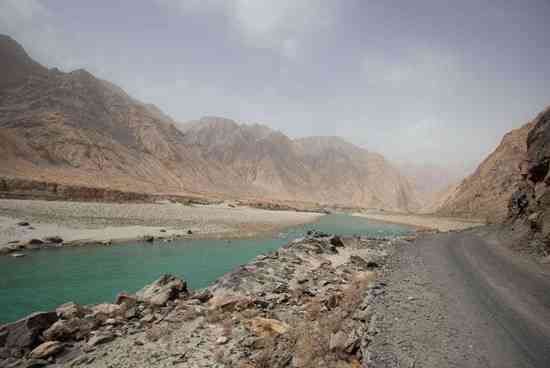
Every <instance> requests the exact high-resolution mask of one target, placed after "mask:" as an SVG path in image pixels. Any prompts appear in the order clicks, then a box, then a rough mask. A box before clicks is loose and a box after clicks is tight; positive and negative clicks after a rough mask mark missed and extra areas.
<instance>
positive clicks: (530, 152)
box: [509, 107, 550, 255]
mask: <svg viewBox="0 0 550 368" xmlns="http://www.w3.org/2000/svg"><path fill="white" fill-rule="evenodd" d="M526 166H527V167H526V170H525V171H524V173H523V176H522V180H521V182H520V185H519V188H518V189H517V190H516V191H515V193H514V194H513V196H512V197H511V199H510V202H509V220H510V221H511V222H513V224H514V225H515V226H516V227H517V228H518V229H519V230H520V231H521V230H522V228H523V230H526V234H525V238H527V239H526V240H528V241H529V242H530V244H529V245H530V247H531V248H534V250H535V251H537V252H538V253H541V254H545V255H548V254H550V173H549V168H550V107H549V108H547V109H546V110H544V111H543V112H541V113H540V114H539V115H538V116H537V118H536V119H535V120H534V121H533V129H532V130H531V131H530V133H529V135H528V137H527V165H526Z"/></svg>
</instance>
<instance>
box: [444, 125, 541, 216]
mask: <svg viewBox="0 0 550 368" xmlns="http://www.w3.org/2000/svg"><path fill="white" fill-rule="evenodd" d="M532 128H533V123H532V122H531V123H528V124H526V125H524V126H522V127H521V128H519V129H515V130H513V131H511V132H509V133H507V134H506V135H505V136H504V138H503V139H502V141H501V143H500V144H499V146H498V147H497V148H496V150H495V151H494V152H493V153H491V154H490V155H489V156H488V157H487V158H486V159H485V160H484V161H483V162H482V163H481V164H480V165H479V167H478V168H477V169H476V171H475V172H474V173H473V174H472V175H470V176H468V177H467V178H466V179H464V180H463V181H462V183H461V184H460V185H458V186H457V187H456V188H455V189H454V190H453V189H451V191H450V192H449V193H448V194H447V197H446V198H445V199H444V200H442V201H441V203H442V204H441V206H440V207H439V208H438V209H437V212H438V213H440V214H444V215H453V216H473V217H477V218H484V219H487V220H488V221H490V222H498V221H502V220H504V219H505V218H506V216H507V211H508V210H507V207H508V201H509V199H510V197H511V195H512V193H514V192H515V191H516V190H517V188H518V185H519V183H520V182H521V180H522V167H523V166H524V165H525V162H526V158H527V143H526V142H527V135H528V134H529V132H530V130H531V129H532Z"/></svg>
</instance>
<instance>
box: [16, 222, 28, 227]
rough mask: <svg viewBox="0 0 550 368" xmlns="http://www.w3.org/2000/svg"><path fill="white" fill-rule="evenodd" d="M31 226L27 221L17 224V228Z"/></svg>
mask: <svg viewBox="0 0 550 368" xmlns="http://www.w3.org/2000/svg"><path fill="white" fill-rule="evenodd" d="M29 225H30V224H29V223H28V222H26V221H21V222H18V223H17V226H21V227H24V226H29Z"/></svg>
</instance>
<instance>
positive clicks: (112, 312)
mask: <svg viewBox="0 0 550 368" xmlns="http://www.w3.org/2000/svg"><path fill="white" fill-rule="evenodd" d="M92 314H93V316H94V317H95V318H96V319H98V320H102V321H105V320H107V319H109V318H114V317H119V316H122V315H123V314H124V308H123V307H122V306H120V305H118V304H108V303H103V304H98V305H95V306H93V307H92Z"/></svg>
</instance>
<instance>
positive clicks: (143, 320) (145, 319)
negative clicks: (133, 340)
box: [140, 313, 155, 323]
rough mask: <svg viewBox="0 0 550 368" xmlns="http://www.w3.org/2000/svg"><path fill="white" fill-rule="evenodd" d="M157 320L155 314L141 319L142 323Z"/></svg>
mask: <svg viewBox="0 0 550 368" xmlns="http://www.w3.org/2000/svg"><path fill="white" fill-rule="evenodd" d="M154 320H155V315H154V314H152V313H151V314H147V315H146V316H144V317H143V318H142V319H140V321H141V322H144V323H151V322H153V321H154Z"/></svg>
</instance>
